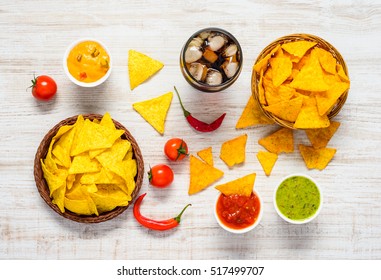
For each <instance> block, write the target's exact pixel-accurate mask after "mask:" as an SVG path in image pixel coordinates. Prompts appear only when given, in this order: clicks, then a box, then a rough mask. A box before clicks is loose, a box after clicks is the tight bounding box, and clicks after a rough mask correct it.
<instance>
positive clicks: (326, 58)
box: [315, 48, 337, 74]
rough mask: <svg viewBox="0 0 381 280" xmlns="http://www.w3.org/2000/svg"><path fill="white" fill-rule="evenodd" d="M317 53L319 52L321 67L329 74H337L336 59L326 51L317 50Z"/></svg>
mask: <svg viewBox="0 0 381 280" xmlns="http://www.w3.org/2000/svg"><path fill="white" fill-rule="evenodd" d="M315 51H316V52H317V56H318V58H319V62H320V65H321V67H322V68H323V69H324V70H325V71H326V72H328V73H331V74H336V64H337V61H336V58H334V57H333V55H332V54H331V53H330V52H329V51H326V50H324V49H321V48H315Z"/></svg>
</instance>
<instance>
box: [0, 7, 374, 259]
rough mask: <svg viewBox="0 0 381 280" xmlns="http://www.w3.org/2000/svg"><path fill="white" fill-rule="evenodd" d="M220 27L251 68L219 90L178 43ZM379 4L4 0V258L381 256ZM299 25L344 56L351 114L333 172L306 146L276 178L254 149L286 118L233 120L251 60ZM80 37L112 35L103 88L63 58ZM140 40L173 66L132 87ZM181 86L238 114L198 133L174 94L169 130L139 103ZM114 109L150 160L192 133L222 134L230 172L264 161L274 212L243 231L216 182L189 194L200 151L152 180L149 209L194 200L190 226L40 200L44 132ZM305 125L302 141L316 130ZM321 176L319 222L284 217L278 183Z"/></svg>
mask: <svg viewBox="0 0 381 280" xmlns="http://www.w3.org/2000/svg"><path fill="white" fill-rule="evenodd" d="M210 26H217V27H220V28H224V29H226V30H228V31H230V32H231V33H233V34H234V35H235V36H236V38H237V39H238V40H239V42H240V43H241V46H242V48H243V53H244V54H243V56H244V67H243V71H242V73H241V75H240V77H239V79H238V80H237V81H236V83H235V84H234V85H233V86H232V87H230V88H229V89H227V90H225V91H223V92H219V93H202V92H198V91H197V90H195V89H193V88H192V87H191V86H190V85H188V84H187V82H186V81H185V80H184V78H183V77H182V74H181V72H180V68H179V53H180V50H181V47H182V45H183V44H184V42H185V41H186V40H187V39H188V37H189V36H191V35H192V34H193V33H194V32H195V31H197V30H199V29H202V28H204V27H210ZM380 26H381V3H380V1H376V0H374V1H361V4H359V3H357V1H344V0H340V1H329V0H326V1H323V0H321V1H315V2H311V1H298V0H294V1H248V0H246V1H222V0H220V1H196V0H194V1H192V2H185V3H183V1H167V2H164V1H148V0H147V1H117V0H115V1H114V0H109V1H103V2H101V1H78V0H76V1H72V0H71V1H41V0H39V1H19V0H13V1H7V0H5V1H1V3H0V42H1V44H0V74H1V77H0V93H1V104H2V105H1V109H0V117H1V122H0V132H1V137H0V139H1V140H0V141H1V146H0V155H1V156H0V191H1V193H0V205H1V206H0V259H381V175H380V174H381V173H380V166H381V152H380V151H381V109H380V107H381V70H380V69H381V67H380V65H381V52H380V50H379V49H380V45H381V30H380ZM292 33H311V34H315V35H317V36H320V37H322V38H324V39H326V40H327V41H328V42H330V43H331V44H333V45H334V46H335V47H336V48H337V49H338V50H339V51H340V52H341V54H342V55H343V57H344V59H345V60H346V62H347V66H348V69H349V75H350V78H351V89H350V92H349V97H348V100H347V102H346V104H345V106H344V108H343V110H342V111H341V112H340V114H339V115H338V116H337V117H336V118H335V119H336V120H338V121H340V122H341V123H342V124H341V127H340V128H339V130H338V131H337V133H336V135H335V136H334V138H333V139H332V140H331V142H330V144H329V146H331V147H335V148H337V149H338V150H337V153H336V155H335V157H334V159H333V161H332V162H331V163H330V164H329V166H328V167H327V168H326V169H325V170H324V171H316V170H307V168H306V167H305V165H304V162H303V160H302V158H301V156H300V154H299V153H298V152H297V150H296V152H295V153H292V154H287V155H284V154H283V155H281V156H280V157H279V159H278V162H277V163H276V165H275V167H274V169H273V172H272V175H271V176H270V177H266V176H265V175H264V172H263V170H262V168H261V166H260V164H259V162H258V161H257V159H256V156H255V154H256V153H257V151H258V150H259V149H261V147H260V146H259V145H258V144H257V141H258V139H259V138H260V137H263V136H264V135H267V134H268V133H270V132H271V131H274V130H275V129H276V126H274V125H273V126H261V127H256V128H251V129H246V130H236V129H235V124H236V122H237V120H238V118H239V116H240V114H241V112H242V110H243V108H244V106H245V104H246V101H247V99H248V97H249V96H250V94H251V92H250V79H251V68H252V65H253V62H254V61H255V59H256V57H257V55H258V54H259V52H260V51H261V50H262V49H263V48H264V47H265V46H266V45H267V44H269V43H270V42H271V41H273V40H275V39H276V38H278V37H281V36H283V35H287V34H292ZM80 37H94V38H97V39H99V40H101V41H103V42H105V43H106V44H107V45H108V47H109V48H110V51H111V53H112V55H113V58H114V69H113V72H112V74H111V77H110V79H109V80H108V81H107V82H106V83H105V84H104V85H102V86H99V87H97V88H95V89H82V88H79V87H77V86H75V85H73V84H72V83H71V82H70V81H69V80H68V78H67V77H66V76H65V74H64V72H63V69H62V56H63V53H64V51H65V49H66V47H67V46H68V45H69V44H70V43H71V42H72V41H74V40H76V39H78V38H80ZM129 49H135V50H138V51H140V52H143V53H145V54H147V55H150V56H151V57H153V58H156V59H159V60H161V61H163V62H164V64H165V66H164V68H163V69H162V70H161V71H160V72H159V73H158V74H157V75H155V76H154V77H153V78H152V79H150V80H149V81H148V82H146V83H144V84H142V85H141V86H139V87H137V88H136V89H135V90H134V91H131V90H130V88H129V80H128V72H127V71H128V70H127V58H128V56H127V54H128V50H129ZM33 74H36V75H41V74H47V75H50V76H52V77H53V78H54V79H55V80H56V81H57V83H58V87H59V90H58V94H57V96H56V98H55V99H54V101H51V102H47V103H42V102H38V101H36V100H35V99H34V98H33V97H32V95H31V94H30V91H26V88H27V87H28V86H30V80H31V79H32V77H33ZM174 85H176V86H177V88H178V89H179V91H180V92H181V93H182V96H183V101H184V103H185V104H186V106H187V108H188V110H189V111H191V112H192V113H194V115H196V116H198V117H200V118H202V119H204V120H205V121H211V120H213V119H214V118H216V117H217V116H218V115H219V114H220V113H222V112H226V113H227V116H226V119H225V121H224V123H223V124H222V126H221V128H220V129H219V130H217V131H216V132H214V133H209V134H202V133H196V132H195V131H194V130H192V129H191V128H190V127H189V126H188V124H187V123H186V121H185V119H184V117H183V115H182V112H181V109H180V106H179V103H178V100H177V99H176V98H175V97H174V99H173V102H172V105H171V108H170V110H169V113H168V117H167V121H166V130H165V134H164V136H160V135H159V134H158V133H157V132H156V131H154V130H153V129H152V127H151V126H150V125H148V124H147V123H146V122H145V121H144V120H143V119H142V118H141V117H140V115H138V114H137V113H136V112H135V111H134V110H133V109H132V103H134V102H136V101H140V100H145V99H149V98H151V97H154V96H158V95H160V94H163V93H166V92H168V91H171V90H172V89H173V86H174ZM106 111H107V112H110V114H111V116H112V117H113V118H114V119H116V120H118V121H120V122H121V123H123V124H124V125H125V126H126V127H127V128H128V129H129V130H130V131H131V133H132V134H133V135H134V136H135V137H136V139H137V141H138V143H139V145H140V148H141V150H142V153H143V156H144V160H145V167H146V169H148V166H149V164H151V165H153V164H156V163H168V162H167V160H166V159H165V156H164V154H163V152H162V150H163V146H164V143H165V142H166V140H167V139H169V138H170V137H174V136H179V137H183V138H184V139H185V140H186V141H187V142H188V144H189V146H190V151H191V153H194V154H195V153H196V152H197V151H198V150H201V149H202V148H206V147H208V146H212V147H213V149H214V160H215V164H216V166H217V167H218V168H220V169H222V170H223V171H224V172H225V175H224V177H223V179H221V180H220V181H219V182H220V183H222V182H227V181H229V180H232V179H235V178H238V177H241V176H243V175H246V174H248V173H251V172H256V173H257V179H256V183H255V188H256V189H257V190H258V192H260V193H261V194H262V196H263V199H264V211H265V213H264V217H263V219H262V222H261V224H260V226H259V227H258V228H256V229H255V230H254V231H252V232H250V233H248V234H245V235H232V234H229V233H227V232H225V231H224V230H223V229H221V228H220V227H219V226H218V225H217V223H216V222H215V219H214V216H213V210H212V208H213V203H214V199H215V197H216V194H217V192H216V190H215V189H214V187H213V186H211V187H209V188H208V189H206V190H205V191H203V192H201V193H198V194H196V195H194V196H188V194H187V189H188V182H189V162H188V161H184V162H181V163H176V164H172V163H171V166H172V167H173V169H174V171H175V181H174V183H173V184H172V186H171V187H170V188H168V189H165V190H161V189H153V188H152V187H150V186H149V185H148V180H147V177H145V179H144V182H143V187H142V192H148V195H147V197H146V199H145V201H144V204H143V207H142V211H143V212H144V214H146V215H147V216H152V217H156V218H168V217H171V216H173V215H174V214H176V213H177V212H178V211H179V210H180V209H181V208H182V207H183V206H184V205H185V204H187V203H192V204H193V206H192V207H191V208H189V209H188V210H187V212H186V213H185V214H184V216H183V221H182V224H181V225H180V227H179V228H178V229H176V230H173V231H168V232H153V231H149V230H147V229H145V228H143V227H141V226H140V225H139V224H138V223H137V222H136V221H135V219H134V217H133V215H132V211H131V208H129V209H127V211H126V212H124V213H123V214H122V215H120V216H118V217H117V218H115V219H113V220H111V221H108V222H105V223H101V224H90V225H89V224H80V223H76V222H72V221H70V220H66V219H63V218H62V217H61V216H59V215H57V214H56V213H55V212H53V211H52V210H51V209H50V208H49V207H48V206H47V205H46V204H45V202H44V201H43V200H42V199H41V197H40V195H39V193H38V191H37V189H36V186H35V182H34V177H33V160H34V155H35V152H36V150H37V147H38V145H39V143H40V141H41V140H42V138H43V136H44V135H45V133H46V132H47V131H48V130H49V129H50V128H51V127H52V126H53V125H55V124H56V123H58V122H59V121H60V120H62V119H65V118H67V117H70V116H72V115H76V114H80V113H82V114H85V113H100V114H103V113H105V112H106ZM242 133H247V134H248V136H249V137H248V143H247V159H246V162H245V164H244V165H242V166H238V167H235V168H233V169H230V170H229V169H228V168H227V167H226V165H225V164H224V163H223V162H222V161H221V160H220V159H219V158H218V153H219V149H220V145H221V143H222V142H223V141H225V140H228V139H231V138H233V137H236V136H238V135H241V134H242ZM307 141H308V140H307V139H306V137H305V135H304V133H302V132H298V133H296V134H295V142H297V143H307ZM294 172H302V173H306V174H309V175H311V176H313V177H314V178H315V179H316V180H318V181H319V182H320V184H321V186H322V187H323V191H324V196H325V201H324V207H323V210H322V212H321V214H320V216H319V217H318V218H317V220H315V221H313V222H312V223H310V224H308V225H301V226H295V225H290V224H287V223H285V222H283V221H282V220H281V219H280V218H279V217H278V216H277V214H276V212H275V210H274V208H273V202H272V194H273V189H274V187H275V185H276V184H277V183H278V182H279V180H280V179H281V178H282V177H283V176H286V175H288V174H290V173H294Z"/></svg>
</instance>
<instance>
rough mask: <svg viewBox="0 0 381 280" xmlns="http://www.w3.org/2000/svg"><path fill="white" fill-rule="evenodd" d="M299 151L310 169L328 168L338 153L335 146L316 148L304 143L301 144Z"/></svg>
mask: <svg viewBox="0 0 381 280" xmlns="http://www.w3.org/2000/svg"><path fill="white" fill-rule="evenodd" d="M299 151H300V153H301V155H302V157H303V160H304V162H305V164H306V166H307V168H308V169H319V170H323V169H324V168H326V166H327V165H328V163H329V162H330V161H331V160H332V158H333V156H334V155H335V153H336V149H333V148H320V149H315V148H313V147H310V146H305V145H302V144H300V145H299Z"/></svg>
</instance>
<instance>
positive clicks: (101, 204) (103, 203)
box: [90, 185, 131, 213]
mask: <svg viewBox="0 0 381 280" xmlns="http://www.w3.org/2000/svg"><path fill="white" fill-rule="evenodd" d="M90 197H91V199H92V200H93V201H94V204H95V205H96V207H97V209H98V212H99V213H104V212H108V211H111V210H113V209H115V208H116V207H118V206H127V205H128V203H129V201H130V200H131V196H128V195H126V194H125V193H124V192H123V191H121V190H120V188H119V187H118V186H117V185H100V186H99V189H98V191H97V192H95V193H90Z"/></svg>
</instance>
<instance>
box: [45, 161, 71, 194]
mask: <svg viewBox="0 0 381 280" xmlns="http://www.w3.org/2000/svg"><path fill="white" fill-rule="evenodd" d="M41 167H42V171H43V174H44V178H45V180H46V182H47V183H48V187H49V191H50V197H51V196H52V195H53V193H54V192H55V191H56V190H57V189H59V188H61V187H66V178H67V176H68V173H67V170H65V169H56V170H50V169H49V168H48V167H47V166H46V165H45V164H44V161H43V160H42V159H41Z"/></svg>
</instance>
